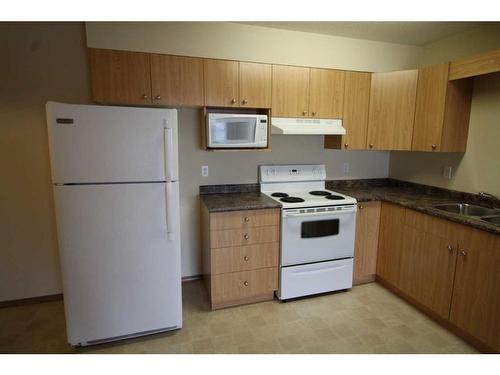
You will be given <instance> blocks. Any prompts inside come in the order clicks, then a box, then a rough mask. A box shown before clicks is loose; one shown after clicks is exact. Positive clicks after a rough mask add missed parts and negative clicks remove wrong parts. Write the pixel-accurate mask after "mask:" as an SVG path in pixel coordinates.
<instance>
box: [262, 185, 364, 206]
mask: <svg viewBox="0 0 500 375" xmlns="http://www.w3.org/2000/svg"><path fill="white" fill-rule="evenodd" d="M263 193H264V194H266V195H267V196H269V197H271V198H272V199H274V200H276V201H278V202H280V203H281V204H282V206H283V208H299V207H321V206H339V205H344V204H356V199H355V198H352V197H349V196H347V195H343V194H340V193H336V192H334V191H331V190H326V189H325V190H308V191H304V190H281V191H275V192H263Z"/></svg>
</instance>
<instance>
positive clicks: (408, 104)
mask: <svg viewBox="0 0 500 375" xmlns="http://www.w3.org/2000/svg"><path fill="white" fill-rule="evenodd" d="M417 77H418V71H417V70H404V71H397V72H388V73H373V74H372V76H371V88H370V110H369V120H368V138H367V143H368V148H369V149H374V150H410V149H411V143H412V133H413V120H414V115H415V99H416V92H417Z"/></svg>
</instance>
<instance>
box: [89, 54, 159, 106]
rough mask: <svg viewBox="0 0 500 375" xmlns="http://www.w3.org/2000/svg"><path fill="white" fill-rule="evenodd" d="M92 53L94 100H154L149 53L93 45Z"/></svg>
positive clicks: (140, 102) (91, 75)
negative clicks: (98, 47)
mask: <svg viewBox="0 0 500 375" xmlns="http://www.w3.org/2000/svg"><path fill="white" fill-rule="evenodd" d="M89 54H90V80H91V85H92V99H93V100H94V101H95V102H98V103H113V104H151V72H150V66H149V54H147V53H140V52H127V51H114V50H109V49H94V48H89Z"/></svg>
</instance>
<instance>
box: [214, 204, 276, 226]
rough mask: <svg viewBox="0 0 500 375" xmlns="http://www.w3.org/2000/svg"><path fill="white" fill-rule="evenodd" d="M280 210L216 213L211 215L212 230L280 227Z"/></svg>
mask: <svg viewBox="0 0 500 375" xmlns="http://www.w3.org/2000/svg"><path fill="white" fill-rule="evenodd" d="M279 221H280V212H279V208H276V209H265V210H247V211H230V212H216V213H213V214H211V215H210V230H221V229H237V228H253V227H262V226H268V225H279Z"/></svg>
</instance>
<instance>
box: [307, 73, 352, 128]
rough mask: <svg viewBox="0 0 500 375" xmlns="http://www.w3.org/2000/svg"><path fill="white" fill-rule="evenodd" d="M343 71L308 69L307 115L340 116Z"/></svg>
mask: <svg viewBox="0 0 500 375" xmlns="http://www.w3.org/2000/svg"><path fill="white" fill-rule="evenodd" d="M344 80H345V72H344V71H342V70H333V69H316V68H311V69H310V82H309V109H308V111H309V117H315V118H341V117H342V110H343V104H344Z"/></svg>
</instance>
